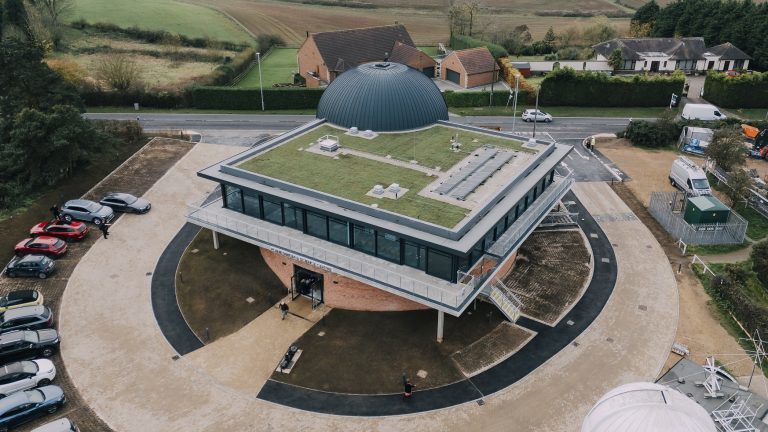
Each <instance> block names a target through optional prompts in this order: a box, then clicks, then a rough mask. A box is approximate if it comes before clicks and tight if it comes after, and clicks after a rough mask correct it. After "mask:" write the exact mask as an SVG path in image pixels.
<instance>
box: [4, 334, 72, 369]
mask: <svg viewBox="0 0 768 432" xmlns="http://www.w3.org/2000/svg"><path fill="white" fill-rule="evenodd" d="M58 349H59V334H58V333H57V332H56V330H54V329H42V330H16V331H12V332H8V333H3V334H0V360H2V361H9V360H11V359H30V358H35V357H40V356H42V357H50V356H52V355H53V354H54V353H56V351H58Z"/></svg>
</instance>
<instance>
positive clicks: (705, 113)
mask: <svg viewBox="0 0 768 432" xmlns="http://www.w3.org/2000/svg"><path fill="white" fill-rule="evenodd" d="M680 117H682V118H684V119H685V120H725V119H726V118H727V117H726V116H725V114H723V113H721V112H720V110H719V109H717V107H716V106H714V105H710V104H692V103H689V104H686V105H685V106H684V107H683V113H682V114H681V115H680Z"/></svg>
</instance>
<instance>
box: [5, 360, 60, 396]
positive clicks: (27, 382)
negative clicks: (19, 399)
mask: <svg viewBox="0 0 768 432" xmlns="http://www.w3.org/2000/svg"><path fill="white" fill-rule="evenodd" d="M55 377H56V366H54V365H53V362H52V361H50V360H46V359H39V360H31V361H20V362H15V363H8V364H7V365H4V366H0V398H4V397H6V396H8V395H9V394H11V393H16V392H18V391H22V390H29V389H32V388H35V387H39V386H45V385H48V384H50V383H51V382H52V381H53V379H54V378H55Z"/></svg>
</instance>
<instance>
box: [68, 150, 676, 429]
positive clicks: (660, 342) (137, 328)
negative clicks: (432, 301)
mask: <svg viewBox="0 0 768 432" xmlns="http://www.w3.org/2000/svg"><path fill="white" fill-rule="evenodd" d="M241 149H242V148H241V147H229V146H211V145H205V144H201V145H197V146H196V147H195V148H194V149H193V150H192V151H190V152H189V154H188V155H187V156H186V157H185V158H184V159H182V160H181V161H180V162H179V163H178V164H177V165H176V166H175V167H174V168H173V169H171V170H170V171H169V172H168V173H167V174H166V176H164V177H163V178H162V179H161V180H160V181H159V182H158V183H157V184H156V185H155V186H154V187H153V188H152V189H151V190H150V191H149V192H148V193H147V194H146V196H147V197H148V198H149V199H150V200H152V201H153V203H154V204H155V206H153V209H152V211H151V212H150V213H149V214H147V215H143V216H136V217H125V218H121V219H120V221H119V222H118V223H116V224H115V226H114V227H113V228H112V230H111V233H112V235H111V236H110V238H109V240H103V239H101V240H99V241H98V242H97V243H96V244H95V245H94V246H93V247H92V248H91V250H90V251H89V253H88V254H87V255H86V256H85V257H84V258H83V259H82V260H81V261H80V264H79V265H78V267H77V268H76V270H75V272H74V273H73V275H72V278H71V279H70V281H69V284H68V286H67V289H66V291H65V293H64V298H63V304H62V308H61V315H60V317H59V323H60V327H59V328H60V331H61V334H62V357H63V359H64V361H65V363H66V367H67V369H68V371H69V372H70V374H71V376H72V379H73V381H74V382H75V384H76V385H77V387H78V388H79V389H80V391H81V393H82V395H83V397H84V398H85V400H86V401H87V402H88V403H89V404H90V406H91V407H92V408H93V409H94V411H95V412H96V413H97V414H98V415H99V416H101V417H102V418H103V419H104V420H105V422H106V423H108V424H109V425H110V426H111V427H112V428H113V429H114V430H116V431H142V432H143V431H163V432H164V431H177V430H184V431H221V430H231V431H263V430H300V429H308V430H338V431H342V430H355V431H358V430H382V431H383V430H387V431H388V430H403V429H406V428H408V429H418V430H456V431H465V430H484V431H485V430H491V431H494V430H499V431H501V430H505V431H506V430H512V429H513V430H552V431H560V430H562V431H574V430H578V428H579V425H580V422H581V419H582V418H583V416H584V414H585V413H586V412H587V410H588V409H589V407H590V406H591V405H592V404H593V403H594V402H595V401H596V400H597V399H598V398H599V397H600V396H601V395H602V394H603V393H604V392H605V391H607V390H608V389H610V388H612V387H614V386H616V385H619V384H622V383H625V382H629V381H633V380H653V379H654V378H655V376H656V375H657V374H658V372H659V369H660V368H661V366H662V364H663V362H664V360H665V359H666V357H667V353H668V351H669V347H670V345H671V344H672V338H673V337H674V334H675V328H676V324H677V291H676V284H675V280H674V277H673V276H672V272H671V270H670V267H669V263H668V262H667V260H666V257H665V255H664V253H663V251H662V250H661V247H660V246H659V245H658V243H657V242H656V241H655V239H654V238H653V236H652V235H651V234H650V233H649V232H648V230H647V229H646V228H645V227H644V226H643V225H642V223H640V222H639V221H638V220H637V219H629V218H628V219H626V220H618V221H610V220H612V219H610V218H605V219H601V220H603V222H600V225H601V228H602V229H603V230H604V231H605V233H606V235H607V236H608V238H609V240H610V241H611V243H614V244H616V245H617V246H616V247H615V252H616V259H617V264H618V266H619V274H618V281H617V285H616V288H615V290H614V293H613V295H612V296H611V298H610V300H609V302H608V304H607V305H606V307H605V309H604V310H603V313H602V314H601V315H600V316H599V317H598V318H597V320H596V321H595V322H594V323H593V324H592V325H591V326H590V327H589V328H588V329H587V330H586V331H585V332H584V333H583V334H582V335H581V336H580V337H579V338H577V340H576V343H577V344H578V346H576V344H571V345H569V346H568V347H567V348H565V349H563V350H562V351H561V352H560V353H559V354H558V355H557V356H555V357H554V358H552V359H551V360H550V361H548V362H547V363H546V364H544V365H543V366H541V367H540V368H539V369H537V370H535V371H534V372H533V373H531V374H530V375H528V376H527V377H526V378H524V379H523V380H521V381H519V382H518V383H517V384H515V385H513V386H511V387H509V388H507V389H505V390H502V391H500V392H499V393H497V394H495V395H493V396H491V397H487V398H486V399H485V402H486V404H485V405H484V406H479V405H477V404H475V403H467V404H464V405H460V406H456V407H453V408H451V409H447V410H440V411H434V412H427V413H422V414H417V415H412V416H400V417H387V418H349V417H338V416H327V415H320V414H315V413H308V412H302V411H298V410H294V409H290V408H285V407H282V406H277V405H273V404H270V403H267V402H264V401H261V400H257V399H255V397H254V395H255V392H256V391H258V388H260V385H259V381H260V380H262V379H264V377H265V376H266V374H267V371H266V367H267V366H269V367H273V366H270V365H269V363H271V362H272V361H273V360H274V358H279V355H280V354H281V353H282V351H283V350H284V349H285V348H286V346H282V347H281V346H280V345H282V344H284V343H285V341H287V340H289V339H291V338H294V335H296V334H300V332H302V331H303V329H302V324H300V323H298V321H299V320H298V319H297V320H296V322H293V321H290V322H276V321H275V319H274V317H273V316H272V315H273V314H275V313H276V311H272V310H270V311H269V312H267V313H265V314H264V315H263V316H262V317H260V318H259V319H257V320H256V321H254V322H252V323H251V324H249V325H248V326H246V327H245V328H244V329H242V330H241V331H239V332H238V333H235V334H233V335H231V336H230V337H228V338H225V339H224V340H222V341H217V342H215V343H213V344H211V345H209V346H207V347H205V348H203V349H202V350H200V352H196V353H193V354H191V355H189V356H184V357H181V358H179V359H176V360H174V358H173V357H174V356H175V354H176V353H175V351H174V350H173V349H172V348H171V347H170V345H169V344H168V343H167V341H166V340H165V338H164V337H163V336H162V334H161V332H160V330H159V328H158V326H157V324H156V322H155V319H154V315H153V312H152V307H151V301H150V296H149V286H150V279H151V277H150V276H151V272H153V270H154V267H155V264H156V262H157V259H158V258H159V256H160V254H161V253H162V252H163V250H164V249H165V247H166V245H167V244H168V242H170V240H171V239H172V237H173V236H174V235H175V234H176V232H178V230H179V229H180V228H181V226H182V225H183V224H184V210H185V205H186V203H188V202H191V201H193V200H196V199H199V198H200V197H201V196H202V195H203V194H204V193H205V192H208V191H210V190H212V188H213V186H214V185H213V184H212V183H210V182H208V181H205V180H202V179H199V178H197V177H196V176H195V172H196V171H197V170H198V169H201V168H203V167H205V166H208V165H210V163H212V162H214V161H216V160H221V159H223V158H225V157H226V156H228V155H229V154H233V153H236V152H238V151H239V150H241ZM574 189H575V191H576V194H577V196H578V197H579V199H580V200H581V201H582V202H583V203H584V205H585V206H586V207H587V209H588V210H589V211H590V213H593V214H595V215H599V214H626V213H627V212H629V209H628V208H627V207H626V206H625V205H624V204H623V202H621V200H620V199H619V198H618V197H616V195H615V194H613V192H612V191H611V190H610V188H609V187H608V186H606V185H605V184H602V183H587V184H585V183H581V184H578V185H576V186H575V187H574ZM129 216H132V215H129ZM589 234H590V233H587V235H589ZM267 321H268V322H267ZM273 324H281V326H280V327H279V328H277V327H272V325H273ZM282 324H287V326H282ZM304 325H307V324H304ZM260 327H263V328H260ZM281 331H285V333H286V334H285V335H280V334H278V333H280V332H281ZM267 339H269V341H268V340H267ZM267 342H268V343H267ZM260 351H263V353H259V352H260ZM276 355H277V357H274V356H276ZM275 363H276V362H275ZM249 365H251V366H253V367H255V368H258V371H253V370H251V369H250V368H249V367H248V366H249ZM228 368H230V369H229V370H226V369H228ZM416 396H418V393H417V395H416Z"/></svg>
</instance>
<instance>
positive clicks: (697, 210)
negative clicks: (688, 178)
mask: <svg viewBox="0 0 768 432" xmlns="http://www.w3.org/2000/svg"><path fill="white" fill-rule="evenodd" d="M730 214H731V209H730V208H728V206H726V205H725V204H723V203H722V202H720V200H718V199H717V198H715V197H713V196H698V197H691V198H688V201H687V202H686V203H685V213H684V214H683V219H685V221H686V222H688V223H689V224H714V223H726V222H728V216H729V215H730Z"/></svg>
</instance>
